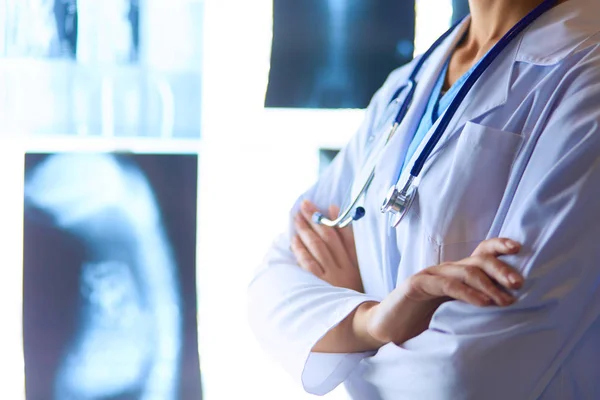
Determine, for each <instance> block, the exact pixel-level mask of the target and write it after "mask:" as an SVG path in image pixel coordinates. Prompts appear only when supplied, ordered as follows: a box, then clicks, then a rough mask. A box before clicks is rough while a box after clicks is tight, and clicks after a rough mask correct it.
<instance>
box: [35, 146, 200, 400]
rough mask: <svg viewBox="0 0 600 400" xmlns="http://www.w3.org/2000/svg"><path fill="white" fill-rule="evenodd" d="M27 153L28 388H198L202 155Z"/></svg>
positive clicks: (146, 396) (116, 394)
mask: <svg viewBox="0 0 600 400" xmlns="http://www.w3.org/2000/svg"><path fill="white" fill-rule="evenodd" d="M25 163H26V166H25V169H26V176H25V193H24V199H25V215H24V224H25V225H24V246H23V247H24V272H23V273H24V296H23V298H24V306H23V330H24V337H23V340H24V352H25V376H26V396H27V399H28V400H180V399H183V400H187V399H190V400H191V399H194V400H196V399H201V398H202V393H201V379H200V369H199V355H198V343H197V320H196V319H197V318H196V299H197V296H196V284H195V282H196V272H195V261H196V251H195V249H196V208H197V205H196V199H197V193H196V188H197V176H198V174H197V156H194V155H154V154H152V155H131V154H110V153H52V154H27V156H26V160H25Z"/></svg>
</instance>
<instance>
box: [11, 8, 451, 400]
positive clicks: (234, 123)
mask: <svg viewBox="0 0 600 400" xmlns="http://www.w3.org/2000/svg"><path fill="white" fill-rule="evenodd" d="M164 1H174V0H164ZM398 1H401V0H398ZM449 3H450V2H449V1H447V2H444V3H443V4H440V2H439V0H420V1H419V2H418V8H417V12H418V18H417V50H416V52H417V53H421V52H423V51H424V50H425V48H426V47H427V46H428V45H429V44H430V43H431V42H432V41H433V40H434V39H435V38H437V36H438V35H439V34H440V33H441V32H443V31H444V30H445V29H446V28H447V27H448V23H449V19H450V14H451V7H450V5H449ZM205 6H206V8H205V21H204V26H205V41H204V69H203V74H204V93H203V98H204V99H203V107H204V108H203V115H202V134H203V138H202V141H201V143H200V142H193V141H189V142H182V141H178V142H171V143H165V142H164V141H152V140H145V141H131V140H117V139H111V140H110V141H106V140H103V139H89V138H79V139H77V141H74V139H72V138H64V139H59V138H51V139H48V140H40V139H35V140H33V139H26V138H24V137H23V135H20V134H19V132H8V133H5V132H3V135H4V136H3V137H2V141H1V142H0V171H1V172H0V190H1V192H0V198H1V199H2V205H1V206H0V246H1V247H0V251H1V253H0V255H1V256H0V260H1V261H0V262H1V264H0V267H1V268H2V275H1V276H2V279H0V296H1V301H0V316H1V321H2V325H1V329H0V334H1V335H2V336H1V337H0V355H1V357H0V371H2V373H1V374H0V377H1V378H0V383H1V389H0V390H2V391H3V393H2V394H1V397H2V398H3V399H9V400H13V399H14V400H20V399H24V363H23V348H22V319H21V315H22V300H23V299H22V235H23V232H22V226H23V223H22V220H23V210H22V208H23V201H22V195H23V154H24V152H25V151H27V150H30V151H31V150H34V151H35V150H37V151H40V150H41V151H43V150H46V151H52V150H88V151H93V150H98V149H99V150H112V149H115V148H116V149H119V150H122V149H126V148H129V149H132V150H134V151H140V152H169V151H176V152H179V151H183V152H195V151H199V152H200V166H199V214H198V215H199V219H198V227H199V228H198V267H197V268H198V279H197V282H198V293H199V298H198V310H199V311H198V321H199V347H200V363H201V370H202V381H203V382H202V383H203V388H204V397H205V399H207V400H220V399H261V400H270V399H273V400H281V399H286V400H295V399H308V398H312V396H308V395H306V394H304V393H303V392H302V390H301V389H300V388H299V387H297V386H296V385H295V384H294V383H293V382H292V381H291V380H290V379H289V377H288V376H287V375H286V374H285V373H284V372H282V371H281V370H280V369H279V367H278V366H277V365H275V364H273V363H272V362H271V361H270V360H269V359H267V358H266V357H265V356H264V354H263V353H262V352H261V351H260V349H259V348H258V346H257V344H256V342H255V341H254V339H253V337H252V335H251V333H250V331H249V328H248V325H247V322H246V321H247V319H246V309H245V294H246V287H247V285H248V281H249V279H250V278H251V276H252V271H253V269H254V268H256V266H257V265H259V263H260V262H261V259H262V256H263V254H264V253H265V251H266V249H267V247H268V245H269V243H270V241H271V239H272V238H273V237H274V236H275V234H276V233H277V232H278V231H280V230H281V229H282V228H283V227H284V225H285V222H286V218H287V212H288V209H289V207H290V206H291V205H292V203H293V202H294V200H295V198H296V197H297V196H298V195H299V194H300V193H301V192H302V191H303V190H304V189H305V188H307V187H308V186H309V185H311V184H312V182H313V181H314V180H315V179H316V177H317V173H318V149H319V148H320V147H333V148H337V147H340V146H342V145H343V144H344V143H345V142H346V141H347V140H348V138H349V137H350V136H351V135H352V134H353V133H354V131H355V129H356V128H357V127H358V125H359V124H360V121H361V118H362V113H363V112H362V111H359V110H343V111H331V110H329V111H324V110H318V111H316V110H313V111H310V110H265V109H264V108H263V102H264V95H265V90H266V87H267V79H268V71H269V57H270V54H269V52H270V41H271V2H270V1H269V0H254V1H247V0H206V1H205ZM39 334H40V335H43V334H44V332H40V333H39ZM327 398H329V399H343V398H345V393H344V392H343V390H338V391H336V392H334V393H333V394H331V395H330V396H328V397H327Z"/></svg>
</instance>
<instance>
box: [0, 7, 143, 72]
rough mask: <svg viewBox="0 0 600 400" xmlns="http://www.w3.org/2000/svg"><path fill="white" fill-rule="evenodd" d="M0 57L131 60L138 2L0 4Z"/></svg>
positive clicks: (136, 42)
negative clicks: (0, 28) (0, 8)
mask: <svg viewBox="0 0 600 400" xmlns="http://www.w3.org/2000/svg"><path fill="white" fill-rule="evenodd" d="M0 7H2V8H3V9H4V13H2V17H0V22H2V23H1V24H0V26H3V27H4V32H3V35H2V36H3V39H4V41H3V42H4V43H2V45H3V46H2V48H3V50H4V51H3V52H2V53H3V54H2V55H4V56H10V57H35V58H70V59H78V60H82V59H83V60H88V61H101V62H114V63H129V62H135V61H137V58H138V52H139V44H140V43H139V36H140V35H139V19H140V18H139V17H140V15H139V13H140V8H139V0H103V1H98V0H0Z"/></svg>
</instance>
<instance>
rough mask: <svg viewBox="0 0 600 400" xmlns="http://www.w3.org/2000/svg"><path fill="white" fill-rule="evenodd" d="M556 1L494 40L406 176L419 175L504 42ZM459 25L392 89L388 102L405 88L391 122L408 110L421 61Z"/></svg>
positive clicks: (547, 2)
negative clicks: (397, 86)
mask: <svg viewBox="0 0 600 400" xmlns="http://www.w3.org/2000/svg"><path fill="white" fill-rule="evenodd" d="M556 1H557V0H545V1H544V2H543V3H542V4H540V5H539V6H537V7H536V8H535V9H534V10H533V11H531V12H530V13H529V14H528V15H527V16H526V17H525V18H523V19H522V20H521V21H519V22H518V23H517V24H516V25H515V26H514V27H513V28H512V29H511V30H510V31H508V32H507V33H506V35H504V37H503V38H502V39H500V41H499V42H498V43H496V45H495V46H494V47H493V48H492V49H491V50H490V51H489V52H488V53H487V54H486V55H485V56H484V58H483V59H482V60H481V61H480V62H479V64H478V65H477V67H476V68H475V69H474V70H473V71H472V73H471V75H470V76H469V77H468V78H467V80H466V81H465V82H464V83H463V85H462V87H461V89H460V90H459V91H458V93H457V94H456V97H455V98H454V100H453V101H452V102H451V103H450V105H449V106H448V109H447V110H446V112H445V114H444V116H443V118H442V119H441V121H440V123H439V125H438V127H437V128H436V130H435V132H434V133H433V135H432V136H431V138H430V139H429V141H428V142H427V144H426V145H425V147H424V148H423V151H422V152H421V154H420V155H419V158H418V159H417V161H416V162H415V164H414V165H413V167H412V169H411V171H410V175H411V176H412V177H414V178H416V177H418V176H419V174H420V173H421V170H422V169H423V166H424V165H425V162H426V161H427V159H428V158H429V156H430V155H431V153H432V152H433V149H434V148H435V146H436V145H437V144H438V142H439V141H440V139H441V138H442V136H443V135H444V132H445V131H446V128H448V125H449V124H450V122H451V121H452V118H453V117H454V115H455V114H456V112H457V111H458V109H459V107H460V106H461V104H462V102H463V100H464V99H465V97H466V96H467V95H468V94H469V92H470V91H471V89H472V88H473V86H474V85H475V83H477V81H478V80H479V78H480V77H481V75H483V73H484V72H485V71H486V70H487V69H488V67H489V66H490V65H491V64H492V63H493V62H494V60H495V59H496V58H497V57H498V56H499V55H500V54H501V53H502V51H504V49H506V47H508V45H509V44H510V43H511V42H512V40H513V39H514V38H515V37H517V36H518V35H519V34H520V33H521V32H523V31H524V30H525V29H527V28H528V27H529V26H530V25H531V24H532V23H533V22H534V21H535V20H537V19H538V18H539V17H540V16H542V15H543V14H544V13H545V12H546V11H548V10H550V9H551V8H552V7H553V6H554V4H555V3H556ZM459 24H460V22H459V23H457V24H456V25H454V26H453V27H452V28H450V29H449V30H448V31H447V32H446V33H444V34H443V35H442V36H441V37H440V38H439V39H438V40H436V41H435V43H434V44H433V45H432V46H431V47H430V48H429V49H428V50H427V52H425V54H424V55H423V56H422V57H421V58H420V59H419V60H418V61H417V64H416V65H415V68H414V69H413V71H412V73H411V74H410V77H409V78H408V83H407V84H406V85H405V86H403V87H401V88H400V89H398V90H397V91H396V93H395V94H394V97H393V98H392V102H393V101H395V100H396V99H397V98H398V97H399V96H400V94H401V93H402V92H403V91H404V90H406V89H408V93H407V95H406V98H405V100H404V102H403V103H402V106H401V107H400V110H399V111H398V114H397V116H396V119H395V120H394V124H395V125H399V124H400V123H401V122H402V121H403V120H404V117H405V116H406V114H407V113H408V108H409V106H410V104H411V103H412V100H413V97H414V93H415V89H416V86H417V82H416V79H417V76H418V75H419V72H420V71H421V69H422V67H423V65H424V64H425V61H427V60H428V59H429V57H430V56H431V54H432V53H433V52H434V51H435V50H436V49H437V48H438V47H439V46H440V45H441V44H442V42H444V40H446V38H447V37H448V36H449V35H450V33H452V32H453V31H454V29H455V28H456V27H457V26H458V25H459Z"/></svg>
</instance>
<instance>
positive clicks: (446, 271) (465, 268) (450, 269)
mask: <svg viewBox="0 0 600 400" xmlns="http://www.w3.org/2000/svg"><path fill="white" fill-rule="evenodd" d="M427 272H428V273H432V274H435V275H441V276H446V277H448V278H453V279H458V280H460V281H462V282H463V283H464V284H466V285H467V286H469V287H472V288H473V289H475V290H477V291H479V292H481V293H483V294H485V295H486V296H488V297H489V298H491V299H492V300H494V303H496V305H498V306H501V307H504V306H509V305H511V304H513V303H514V302H515V298H514V297H513V296H511V295H510V294H508V293H506V292H505V291H503V290H502V289H500V288H499V287H498V286H497V285H496V284H495V283H494V282H493V281H492V279H491V278H490V277H489V276H488V275H487V274H486V273H485V272H484V271H483V270H482V269H481V268H479V267H477V266H474V265H463V264H458V263H447V264H441V265H438V266H435V267H432V268H428V269H427Z"/></svg>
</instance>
